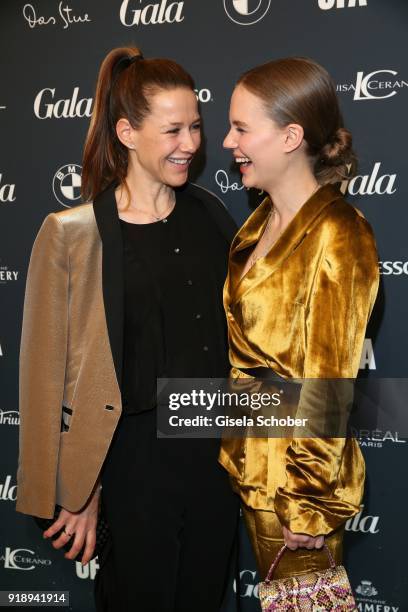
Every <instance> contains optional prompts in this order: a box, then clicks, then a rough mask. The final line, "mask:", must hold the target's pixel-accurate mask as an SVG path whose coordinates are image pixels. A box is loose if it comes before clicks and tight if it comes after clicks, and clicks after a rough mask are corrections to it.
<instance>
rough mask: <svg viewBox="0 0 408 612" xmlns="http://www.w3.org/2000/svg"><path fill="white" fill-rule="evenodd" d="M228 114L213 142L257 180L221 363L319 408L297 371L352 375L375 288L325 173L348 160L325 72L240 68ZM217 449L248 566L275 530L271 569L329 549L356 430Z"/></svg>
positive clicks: (355, 218)
mask: <svg viewBox="0 0 408 612" xmlns="http://www.w3.org/2000/svg"><path fill="white" fill-rule="evenodd" d="M230 122H231V130H230V132H229V133H228V135H227V137H226V139H225V142H224V146H225V147H227V148H229V149H230V150H231V151H232V153H233V156H234V158H235V160H236V161H237V163H238V164H239V165H240V168H241V171H242V173H243V184H244V185H245V186H246V187H257V188H261V189H263V190H264V191H265V192H266V194H267V197H266V198H265V199H264V201H263V202H262V203H261V204H260V206H258V208H257V209H256V210H255V211H254V212H253V214H252V215H251V216H250V217H249V218H248V220H247V221H246V222H245V223H244V225H243V226H242V228H241V229H240V230H239V231H238V234H237V235H236V236H235V238H234V241H233V243H232V247H231V252H230V263H229V272H228V278H227V281H226V284H225V289H224V305H225V310H226V314H227V321H228V331H229V344H230V362H231V366H232V370H231V376H232V377H234V378H246V377H249V376H254V377H259V378H263V377H267V376H269V375H275V376H278V377H283V378H284V379H287V380H290V379H298V380H299V379H304V380H305V382H304V384H303V388H302V391H301V393H300V399H299V405H298V414H299V415H300V416H302V415H306V414H309V415H310V414H312V415H313V414H314V415H317V417H318V418H321V416H322V415H323V414H324V412H323V411H324V410H325V409H326V407H325V405H324V397H323V394H319V393H317V394H316V393H314V390H315V389H316V388H317V389H319V383H318V381H314V382H313V381H310V380H309V382H308V381H307V379H320V380H322V381H323V379H354V378H355V377H356V376H357V372H358V368H359V362H360V356H361V351H362V346H363V341H364V337H365V331H366V326H367V322H368V319H369V317H370V313H371V311H372V308H373V305H374V301H375V298H376V294H377V288H378V278H379V276H378V258H377V252H376V246H375V240H374V237H373V232H372V230H371V227H370V225H369V224H368V222H367V221H366V220H365V219H364V217H363V215H362V214H361V213H360V212H359V211H358V210H356V209H355V208H353V207H352V206H350V204H348V203H347V202H346V201H345V200H344V198H343V196H342V194H341V193H340V191H339V189H338V186H336V185H335V184H334V183H336V182H339V181H340V180H342V179H343V178H344V177H345V176H347V175H348V171H349V170H350V168H351V170H353V165H354V161H355V160H354V155H353V152H352V149H351V135H350V133H349V132H348V131H347V130H346V129H345V128H344V127H343V123H342V119H341V115H340V111H339V108H338V102H337V99H336V94H335V89H334V86H333V84H332V82H331V79H330V77H329V75H328V74H327V72H326V71H325V70H324V69H323V68H322V67H321V66H319V65H318V64H316V63H315V62H313V61H312V60H308V59H304V58H288V59H284V60H276V61H274V62H269V63H267V64H264V65H262V66H259V67H257V68H254V69H253V70H250V71H249V72H247V73H246V74H244V75H243V76H242V77H241V78H240V79H239V81H238V85H237V87H236V88H235V90H234V93H233V96H232V100H231V109H230ZM320 387H322V385H320ZM329 408H330V406H329ZM347 409H348V406H346V405H341V410H342V412H343V413H344V414H346V411H347ZM315 424H316V423H315ZM312 426H313V425H312ZM319 426H320V424H318V426H317V429H318V427H319ZM320 431H322V430H321V429H320ZM332 435H334V434H332ZM340 435H341V434H340ZM220 461H221V463H222V465H223V466H224V467H225V468H226V470H227V471H228V472H229V474H230V477H231V480H232V483H233V487H234V490H235V491H237V492H238V493H239V494H240V496H241V499H242V502H243V511H244V518H245V521H246V524H247V527H248V530H249V533H250V537H251V541H252V544H253V548H254V551H255V554H256V558H257V562H258V567H259V570H260V575H261V578H262V579H263V578H264V577H265V575H266V574H267V571H268V569H269V567H270V565H271V563H272V561H273V559H274V557H275V556H276V554H277V552H278V550H279V548H280V547H281V546H282V545H283V543H284V542H285V543H286V544H287V546H288V547H289V548H291V549H292V551H293V552H290V551H289V552H287V553H286V554H285V555H284V556H283V558H282V561H281V562H280V563H279V565H278V569H277V572H276V574H275V576H276V577H284V576H288V575H295V574H301V573H304V572H308V571H313V570H315V569H319V568H323V567H325V566H326V564H327V560H326V558H325V555H324V554H322V553H321V552H317V551H316V550H314V549H316V548H320V547H321V546H322V544H323V541H324V539H326V540H327V544H328V545H329V547H330V548H331V549H332V552H333V553H334V555H335V557H336V559H337V561H340V560H341V544H342V534H343V529H344V524H345V522H346V520H347V519H348V518H350V517H351V516H353V515H354V514H356V513H357V512H358V511H359V505H360V502H361V498H362V493H363V487H364V473H365V471H364V460H363V457H362V454H361V451H360V448H359V445H358V442H357V440H355V439H350V438H349V439H346V438H345V437H344V435H343V437H328V438H325V437H320V436H319V437H314V438H306V437H298V438H296V437H295V438H293V439H292V440H288V439H285V438H277V437H270V438H269V439H263V438H251V437H249V438H245V439H243V440H239V439H234V440H231V439H229V440H228V439H225V440H224V441H223V444H222V449H221V454H220ZM297 548H303V550H296V549H297ZM307 549H309V550H307ZM295 551H296V552H295Z"/></svg>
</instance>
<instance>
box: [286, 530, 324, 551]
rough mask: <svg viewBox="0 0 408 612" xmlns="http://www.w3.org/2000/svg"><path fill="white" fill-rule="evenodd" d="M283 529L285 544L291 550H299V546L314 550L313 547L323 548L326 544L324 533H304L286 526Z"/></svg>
mask: <svg viewBox="0 0 408 612" xmlns="http://www.w3.org/2000/svg"><path fill="white" fill-rule="evenodd" d="M282 531H283V539H284V541H285V544H286V546H287V547H288V548H290V550H297V549H298V548H307V549H308V550H313V548H321V547H322V546H323V544H324V536H322V535H319V536H316V537H313V536H309V535H306V534H303V533H293V532H292V531H290V530H289V529H287V528H286V527H282Z"/></svg>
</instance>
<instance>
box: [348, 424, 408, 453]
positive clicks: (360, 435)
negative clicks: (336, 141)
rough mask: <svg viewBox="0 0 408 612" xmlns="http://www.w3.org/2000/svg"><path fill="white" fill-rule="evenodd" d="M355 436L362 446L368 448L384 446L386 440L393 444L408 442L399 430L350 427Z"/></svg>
mask: <svg viewBox="0 0 408 612" xmlns="http://www.w3.org/2000/svg"><path fill="white" fill-rule="evenodd" d="M350 433H351V435H352V436H353V438H356V440H358V443H359V445H360V446H364V447H367V448H383V444H384V443H385V442H392V443H393V444H406V442H407V441H406V440H400V439H399V436H400V434H399V433H398V431H382V430H381V429H372V430H370V429H356V428H355V427H350Z"/></svg>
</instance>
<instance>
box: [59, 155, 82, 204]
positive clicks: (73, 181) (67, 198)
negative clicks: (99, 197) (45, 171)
mask: <svg viewBox="0 0 408 612" xmlns="http://www.w3.org/2000/svg"><path fill="white" fill-rule="evenodd" d="M81 172H82V167H81V166H79V165H78V164H66V165H65V166H61V168H60V169H59V170H57V172H56V173H55V175H54V179H53V181H52V190H53V192H54V195H55V197H56V199H57V200H58V202H59V203H60V204H62V206H65V207H66V208H71V206H74V205H75V204H78V200H80V198H81Z"/></svg>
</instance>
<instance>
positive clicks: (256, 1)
mask: <svg viewBox="0 0 408 612" xmlns="http://www.w3.org/2000/svg"><path fill="white" fill-rule="evenodd" d="M270 6H271V0H224V9H225V12H226V13H227V15H228V17H229V18H230V19H231V21H233V22H234V23H237V24H238V25H253V24H254V23H258V21H261V19H263V18H264V17H265V15H266V13H267V12H268V11H269V8H270Z"/></svg>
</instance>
